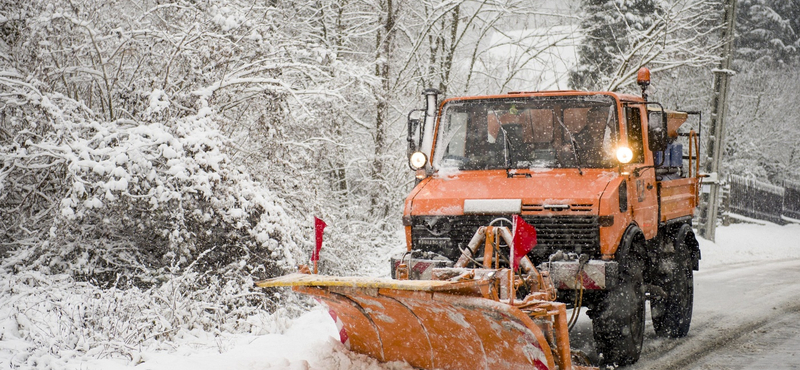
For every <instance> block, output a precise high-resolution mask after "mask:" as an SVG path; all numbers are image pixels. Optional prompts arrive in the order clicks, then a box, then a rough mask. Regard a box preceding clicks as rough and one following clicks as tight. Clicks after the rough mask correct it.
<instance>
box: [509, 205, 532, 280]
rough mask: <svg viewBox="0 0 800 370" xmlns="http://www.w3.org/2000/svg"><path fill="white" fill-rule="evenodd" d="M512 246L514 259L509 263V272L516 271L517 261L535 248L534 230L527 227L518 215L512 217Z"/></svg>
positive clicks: (529, 226)
mask: <svg viewBox="0 0 800 370" xmlns="http://www.w3.org/2000/svg"><path fill="white" fill-rule="evenodd" d="M512 221H513V223H514V242H513V243H514V245H513V247H512V249H513V254H514V256H513V257H514V258H513V260H512V261H511V270H512V271H517V268H518V267H519V260H521V259H522V257H524V256H525V255H526V254H528V252H530V251H531V249H533V247H535V246H536V228H535V227H533V226H531V225H529V224H528V223H527V222H525V220H523V219H522V217H520V216H519V215H513V217H512Z"/></svg>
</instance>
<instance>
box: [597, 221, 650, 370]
mask: <svg viewBox="0 0 800 370" xmlns="http://www.w3.org/2000/svg"><path fill="white" fill-rule="evenodd" d="M632 229H633V230H628V231H629V232H628V233H627V234H626V235H625V237H624V238H623V243H622V245H620V247H621V248H620V249H621V250H620V252H622V253H621V254H618V257H617V262H618V263H619V280H618V282H617V284H616V286H615V287H614V288H612V289H610V290H608V291H607V292H606V293H605V294H604V296H603V297H602V298H601V299H600V300H599V301H598V302H596V303H595V307H594V308H593V309H592V311H594V312H591V311H590V317H591V318H592V328H593V332H594V342H595V347H596V348H597V353H598V355H600V356H601V362H602V364H604V365H616V366H624V365H630V364H633V363H635V362H636V361H638V360H639V355H640V354H641V352H642V341H643V339H644V326H645V324H644V316H645V294H644V283H643V277H642V270H643V268H644V263H643V262H642V260H641V259H640V258H639V257H638V256H637V255H636V254H635V253H634V251H635V250H640V248H639V247H641V246H643V243H644V236H643V235H642V233H641V231H638V228H635V227H634V228H632Z"/></svg>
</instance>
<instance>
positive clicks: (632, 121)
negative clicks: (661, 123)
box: [625, 107, 644, 163]
mask: <svg viewBox="0 0 800 370" xmlns="http://www.w3.org/2000/svg"><path fill="white" fill-rule="evenodd" d="M625 118H626V121H627V131H628V145H629V146H630V148H631V151H632V152H633V159H632V160H631V163H642V162H643V158H644V154H643V151H644V145H642V114H641V110H640V109H639V107H625Z"/></svg>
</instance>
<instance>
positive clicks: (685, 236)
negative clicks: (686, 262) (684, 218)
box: [673, 224, 700, 271]
mask: <svg viewBox="0 0 800 370" xmlns="http://www.w3.org/2000/svg"><path fill="white" fill-rule="evenodd" d="M681 241H685V242H686V246H687V247H688V248H689V251H690V252H691V254H692V270H694V271H698V270H700V243H698V242H697V238H696V237H695V236H694V230H692V226H691V225H689V224H683V225H681V227H680V228H679V229H678V232H677V233H675V240H674V241H673V243H674V246H675V248H676V249H677V248H678V247H679V246H680V243H681Z"/></svg>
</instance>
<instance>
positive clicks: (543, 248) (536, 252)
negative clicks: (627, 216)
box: [411, 216, 600, 263]
mask: <svg viewBox="0 0 800 370" xmlns="http://www.w3.org/2000/svg"><path fill="white" fill-rule="evenodd" d="M495 218H497V216H449V217H437V218H436V219H437V222H436V227H435V230H436V231H437V233H438V234H440V233H441V231H442V230H448V231H447V232H446V235H437V237H447V236H449V238H450V243H447V244H445V243H440V244H438V245H437V246H431V245H430V243H425V241H428V239H431V237H432V236H433V235H432V234H431V232H430V229H431V226H429V225H432V224H433V222H431V220H432V219H433V217H432V216H417V217H413V218H412V233H411V238H412V243H413V245H414V247H415V248H420V249H423V250H430V251H431V252H436V253H439V254H441V255H444V256H445V257H447V258H449V259H451V260H453V261H455V260H456V259H458V256H459V255H460V254H461V252H460V249H464V248H466V247H467V244H468V243H469V240H470V239H471V238H472V235H474V234H475V231H476V230H477V229H478V227H480V226H486V225H489V223H490V222H491V221H492V220H494V219H495ZM506 218H508V219H509V220H510V219H511V216H506ZM522 218H523V219H524V220H525V222H527V223H529V224H531V225H533V226H534V227H536V234H537V241H538V243H537V245H536V247H535V248H534V249H533V250H532V251H531V253H530V254H529V256H530V257H531V258H532V259H534V261H533V262H534V263H538V262H540V261H542V260H544V259H546V258H547V257H548V256H550V255H551V254H552V253H555V252H556V251H557V250H562V251H564V252H575V253H588V254H590V255H592V256H596V255H598V254H599V252H600V227H599V225H598V217H597V216H522ZM445 220H446V221H445ZM442 222H447V223H449V225H447V226H444V227H443V225H442ZM495 225H498V223H495ZM499 225H502V226H508V227H509V228H511V225H510V224H509V223H508V222H503V223H500V224H499ZM421 239H423V240H421ZM420 242H422V243H420ZM431 247H433V249H435V250H433V249H431Z"/></svg>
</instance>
